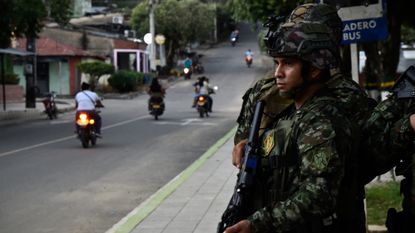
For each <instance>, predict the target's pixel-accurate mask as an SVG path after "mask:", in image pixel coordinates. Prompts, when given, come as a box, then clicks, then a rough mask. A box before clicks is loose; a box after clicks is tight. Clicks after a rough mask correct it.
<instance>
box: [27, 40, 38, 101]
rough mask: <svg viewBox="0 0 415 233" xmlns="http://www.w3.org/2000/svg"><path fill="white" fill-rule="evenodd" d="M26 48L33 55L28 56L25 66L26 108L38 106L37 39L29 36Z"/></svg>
mask: <svg viewBox="0 0 415 233" xmlns="http://www.w3.org/2000/svg"><path fill="white" fill-rule="evenodd" d="M26 50H27V51H28V52H32V53H33V55H31V56H28V58H27V60H26V64H25V67H24V73H25V76H26V108H36V39H35V38H29V37H27V40H26Z"/></svg>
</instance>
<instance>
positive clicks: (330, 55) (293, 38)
mask: <svg viewBox="0 0 415 233" xmlns="http://www.w3.org/2000/svg"><path fill="white" fill-rule="evenodd" d="M269 33H270V32H269ZM271 34H272V35H268V34H267V35H268V36H269V37H272V38H273V39H272V40H268V41H267V42H266V45H267V47H268V53H269V54H270V55H271V56H273V57H298V58H300V59H302V60H305V61H308V62H310V63H311V64H312V65H313V66H315V67H317V68H319V69H325V68H328V69H332V68H335V67H337V65H338V61H339V53H338V51H339V50H338V45H337V43H336V42H334V40H333V38H332V36H331V31H330V29H329V28H328V27H327V26H326V25H324V24H321V23H315V22H307V23H306V22H301V23H297V24H296V23H293V22H289V23H284V24H281V25H280V26H279V28H278V30H276V31H273V32H271Z"/></svg>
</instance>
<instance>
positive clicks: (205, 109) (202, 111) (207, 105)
mask: <svg viewBox="0 0 415 233" xmlns="http://www.w3.org/2000/svg"><path fill="white" fill-rule="evenodd" d="M218 89H219V87H218V86H214V87H213V88H209V89H208V93H209V94H208V95H199V96H198V97H197V101H196V105H197V111H198V112H199V116H200V117H201V118H203V117H204V116H206V117H208V116H209V112H212V102H213V100H212V97H210V95H211V94H215V93H216V92H215V91H217V90H218Z"/></svg>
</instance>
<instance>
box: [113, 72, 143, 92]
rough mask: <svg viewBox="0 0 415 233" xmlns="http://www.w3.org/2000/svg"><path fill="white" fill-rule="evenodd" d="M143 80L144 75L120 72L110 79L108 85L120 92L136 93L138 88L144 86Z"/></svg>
mask: <svg viewBox="0 0 415 233" xmlns="http://www.w3.org/2000/svg"><path fill="white" fill-rule="evenodd" d="M143 80H144V74H143V73H137V72H134V71H127V70H120V71H117V72H116V73H115V74H113V75H112V76H111V77H110V78H109V79H108V83H109V84H110V85H111V87H113V88H114V89H116V90H118V92H120V93H125V92H131V91H136V90H137V87H138V86H140V85H143Z"/></svg>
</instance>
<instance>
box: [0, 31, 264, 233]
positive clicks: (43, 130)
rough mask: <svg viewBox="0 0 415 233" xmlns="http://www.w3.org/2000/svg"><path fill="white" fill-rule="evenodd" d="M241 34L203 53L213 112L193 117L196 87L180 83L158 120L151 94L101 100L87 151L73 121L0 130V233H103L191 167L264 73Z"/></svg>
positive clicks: (252, 39)
mask: <svg viewBox="0 0 415 233" xmlns="http://www.w3.org/2000/svg"><path fill="white" fill-rule="evenodd" d="M248 29H249V28H241V42H240V43H239V44H238V45H237V46H236V47H231V46H230V45H229V43H222V44H219V45H217V46H215V47H214V48H211V49H208V50H205V51H200V52H201V53H203V54H204V57H203V58H202V62H203V65H204V67H205V70H206V73H205V74H204V75H205V76H207V77H209V79H210V83H211V85H217V86H218V87H219V90H218V91H217V93H216V94H215V95H214V96H213V101H214V106H213V113H212V114H211V116H210V117H209V118H203V119H201V118H199V116H198V113H197V112H196V110H195V109H192V108H191V107H190V106H191V103H192V98H193V93H192V91H193V87H192V84H193V82H194V81H195V77H197V76H194V77H193V79H192V80H187V81H184V80H179V81H177V82H175V83H174V84H173V85H172V86H170V87H169V88H168V90H167V95H166V99H165V101H166V112H165V113H164V115H162V116H161V117H160V120H159V121H155V120H154V119H153V118H152V116H150V115H149V114H148V112H147V99H148V96H145V95H142V96H138V97H136V98H134V99H129V100H114V99H105V100H104V105H105V106H106V107H105V108H103V109H102V113H101V115H102V118H103V139H102V140H99V141H98V145H97V146H96V147H94V148H89V149H83V148H82V147H81V144H80V142H79V141H78V140H77V139H76V138H75V136H74V134H73V131H74V123H73V120H74V113H73V112H69V113H65V114H61V115H60V116H59V118H58V119H57V120H53V121H50V120H46V119H38V120H34V121H30V122H25V123H22V124H12V125H6V126H1V130H0V141H1V142H2V143H1V144H0V187H2V188H1V189H0V226H1V227H0V232H5V233H6V232H7V233H9V232H16V233H19V232H22V233H23V232H34V233H37V232H39V233H40V232H42V233H44V232H61V233H66V232H68V233H69V232H70V233H78V232H79V233H81V232H88V233H95V232H105V231H106V230H108V229H109V228H110V227H111V226H112V225H113V224H115V223H116V222H118V221H119V220H120V219H121V218H123V217H124V216H125V215H127V214H128V213H129V212H130V211H131V210H132V209H134V208H135V207H136V206H138V205H139V204H140V203H142V202H143V201H144V200H146V199H147V198H148V197H149V196H151V195H152V194H154V193H155V192H156V191H157V190H158V189H159V188H160V187H162V186H164V185H165V184H166V183H168V182H169V181H170V180H172V179H173V178H174V177H176V176H177V174H179V173H180V172H181V171H183V170H184V169H185V168H186V167H188V166H189V165H190V164H192V163H193V162H194V161H195V160H197V159H198V158H199V157H200V156H201V155H202V154H203V153H204V152H205V151H207V150H208V149H209V148H210V147H211V146H212V145H213V144H214V143H215V142H216V141H217V140H218V139H219V138H221V137H223V135H225V134H226V133H227V132H229V130H230V129H232V128H233V127H234V126H235V124H236V123H235V120H236V117H237V115H238V113H239V110H240V106H241V102H242V99H241V97H242V95H243V93H244V91H245V90H246V89H247V88H248V87H249V86H250V85H251V83H252V82H253V81H254V80H255V79H257V78H259V77H261V76H262V75H263V74H264V73H265V72H266V69H264V68H263V67H262V66H261V65H260V64H261V63H260V61H259V60H260V59H258V60H255V58H256V57H254V63H253V66H252V67H251V68H247V67H246V65H245V64H244V60H243V53H244V51H245V50H246V49H248V48H251V49H252V50H253V52H254V53H255V54H257V55H258V56H257V57H259V51H258V49H257V46H256V36H255V35H254V34H253V33H250V32H249V31H248Z"/></svg>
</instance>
